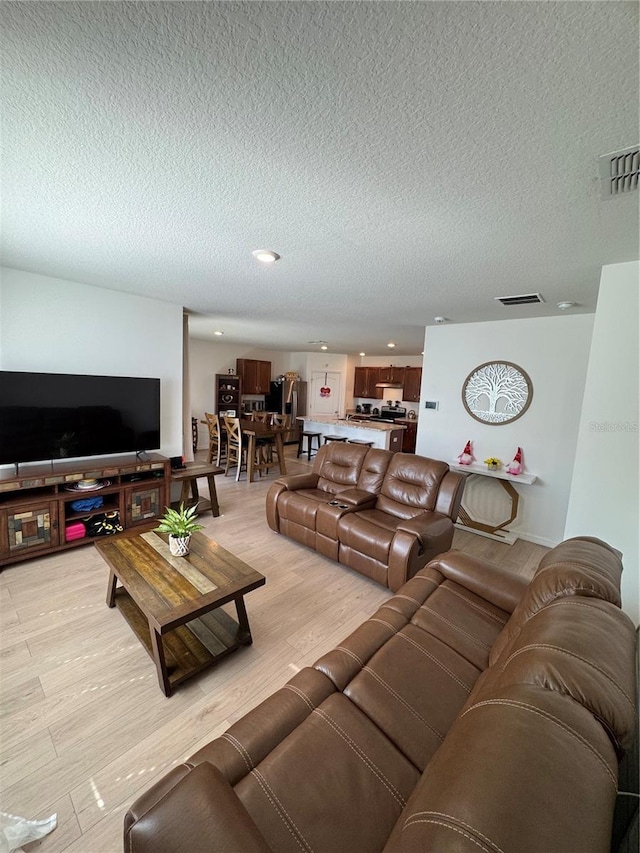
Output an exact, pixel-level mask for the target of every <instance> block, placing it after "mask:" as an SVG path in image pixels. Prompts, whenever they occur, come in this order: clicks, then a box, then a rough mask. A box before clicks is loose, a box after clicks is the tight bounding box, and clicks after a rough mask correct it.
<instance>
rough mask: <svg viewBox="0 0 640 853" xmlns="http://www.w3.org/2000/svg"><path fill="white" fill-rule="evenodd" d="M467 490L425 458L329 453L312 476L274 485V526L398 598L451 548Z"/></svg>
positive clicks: (362, 450) (352, 449)
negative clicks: (407, 583)
mask: <svg viewBox="0 0 640 853" xmlns="http://www.w3.org/2000/svg"><path fill="white" fill-rule="evenodd" d="M464 482H465V476H464V475H463V474H458V473H457V472H454V471H450V470H449V466H448V465H447V464H446V462H439V461H437V460H435V459H428V458H426V457H424V456H416V455H415V454H412V453H392V452H391V451H389V450H379V449H375V448H374V449H369V448H367V447H361V446H357V445H348V444H342V443H335V444H329V445H324V446H323V447H322V448H321V449H320V451H319V452H318V455H317V456H316V459H315V462H314V465H313V469H312V471H311V472H310V473H308V474H298V475H294V476H291V477H281V478H280V479H278V480H276V481H275V483H273V485H272V486H271V488H270V489H269V492H268V494H267V504H266V510H267V522H268V524H269V526H270V527H271V529H272V530H275V531H276V532H278V533H282V534H284V535H285V536H288V537H290V538H291V539H295V540H296V541H297V542H300V543H302V544H303V545H306V546H308V547H309V548H314V549H315V550H316V551H318V552H319V553H321V554H324V555H325V556H326V557H331V559H333V560H337V561H339V562H340V563H343V564H344V565H346V566H349V567H350V568H352V569H355V570H356V571H358V572H360V573H361V574H363V575H366V576H367V577H369V578H372V579H373V580H375V581H377V582H378V583H380V584H383V585H384V586H388V587H389V588H390V589H391V590H393V591H394V592H395V591H396V590H398V589H400V587H401V586H402V584H403V583H405V581H407V580H408V579H409V578H411V577H413V575H415V573H416V572H417V571H418V569H421V568H422V567H423V566H425V565H426V564H427V563H428V562H429V560H431V559H433V558H434V557H435V556H437V555H438V554H441V553H442V552H443V551H446V550H448V549H449V548H450V547H451V543H452V540H453V531H454V522H455V520H456V517H457V515H458V510H459V508H460V501H461V500H462V492H463V489H464Z"/></svg>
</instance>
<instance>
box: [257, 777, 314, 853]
mask: <svg viewBox="0 0 640 853" xmlns="http://www.w3.org/2000/svg"><path fill="white" fill-rule="evenodd" d="M251 775H252V776H254V778H255V779H257V781H258V784H259V785H260V787H261V788H262V790H263V791H264V794H265V796H266V798H267V799H268V800H269V802H270V803H271V805H272V806H273V808H274V810H275V811H276V813H277V814H278V817H279V818H280V819H281V820H282V822H283V823H284V825H285V826H286V827H287V829H288V830H289V832H290V833H291V835H293V837H294V838H295V840H296V842H297V843H298V847H301V848H302V849H303V850H307V851H308V853H313V848H312V847H311V846H310V845H309V844H308V843H307V840H306V838H305V837H304V835H303V834H302V833H301V832H300V830H299V829H298V827H297V826H296V824H295V822H294V821H293V819H292V818H291V815H290V814H289V813H288V812H287V810H286V809H285V807H284V806H283V805H282V803H281V802H280V800H279V799H278V797H277V796H276V794H275V792H274V790H273V788H272V787H271V785H269V783H268V782H267V780H266V779H265V778H264V776H263V775H262V773H260V771H259V770H252V771H251ZM294 830H295V831H294Z"/></svg>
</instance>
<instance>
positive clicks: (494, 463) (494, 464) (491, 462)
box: [484, 456, 502, 471]
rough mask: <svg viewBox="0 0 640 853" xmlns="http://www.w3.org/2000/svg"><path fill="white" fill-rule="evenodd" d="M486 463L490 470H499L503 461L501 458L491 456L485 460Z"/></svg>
mask: <svg viewBox="0 0 640 853" xmlns="http://www.w3.org/2000/svg"><path fill="white" fill-rule="evenodd" d="M484 464H485V465H486V466H487V467H488V468H489V470H490V471H497V470H498V468H499V467H500V466H501V465H502V462H501V461H500V460H499V459H496V457H495V456H490V457H489V458H488V459H485V460H484Z"/></svg>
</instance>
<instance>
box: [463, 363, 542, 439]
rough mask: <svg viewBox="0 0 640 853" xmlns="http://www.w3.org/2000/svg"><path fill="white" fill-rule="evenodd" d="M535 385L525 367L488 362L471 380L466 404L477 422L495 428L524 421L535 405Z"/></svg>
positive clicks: (466, 389)
mask: <svg viewBox="0 0 640 853" xmlns="http://www.w3.org/2000/svg"><path fill="white" fill-rule="evenodd" d="M532 398H533V385H532V384H531V379H530V378H529V376H528V375H527V373H526V371H524V370H523V369H522V368H521V367H518V365H517V364H512V362H510V361H487V362H485V363H484V364H481V365H479V367H476V368H475V369H474V370H472V371H471V373H470V374H469V375H468V376H467V378H466V379H465V381H464V384H463V386H462V402H463V404H464V407H465V409H466V410H467V412H468V413H469V414H470V415H471V417H472V418H475V420H477V421H480V422H481V423H484V424H490V425H492V426H499V425H501V424H508V423H511V422H512V421H515V420H516V419H517V418H520V417H522V415H524V413H525V412H526V411H527V409H528V408H529V406H530V405H531V400H532Z"/></svg>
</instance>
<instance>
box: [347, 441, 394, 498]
mask: <svg viewBox="0 0 640 853" xmlns="http://www.w3.org/2000/svg"><path fill="white" fill-rule="evenodd" d="M352 446H353V445H352ZM394 455H395V454H394V453H393V451H391V450H381V449H380V448H377V447H372V448H371V450H370V451H369V452H368V453H367V455H366V456H365V459H364V462H363V463H362V468H361V469H360V476H359V477H358V488H359V489H364V490H365V491H367V492H373V494H376V495H378V494H380V489H381V488H382V483H383V482H384V475H385V474H386V473H387V468H388V467H389V462H391V460H392V459H393V457H394Z"/></svg>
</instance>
